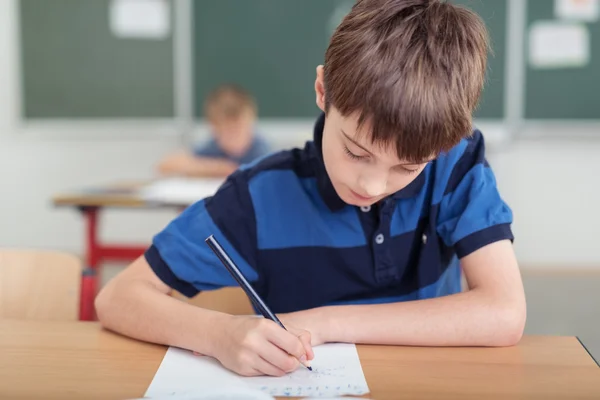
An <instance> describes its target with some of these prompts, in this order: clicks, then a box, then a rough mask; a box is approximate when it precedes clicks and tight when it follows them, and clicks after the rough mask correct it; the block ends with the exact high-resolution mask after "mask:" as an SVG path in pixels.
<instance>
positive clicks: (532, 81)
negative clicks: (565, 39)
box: [524, 0, 600, 120]
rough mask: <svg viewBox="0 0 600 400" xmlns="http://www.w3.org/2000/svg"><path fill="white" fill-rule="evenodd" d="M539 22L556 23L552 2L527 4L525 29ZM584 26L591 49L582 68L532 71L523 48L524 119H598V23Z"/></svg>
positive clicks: (599, 99)
mask: <svg viewBox="0 0 600 400" xmlns="http://www.w3.org/2000/svg"><path fill="white" fill-rule="evenodd" d="M538 21H557V19H556V17H555V15H554V2H553V1H540V0H535V1H531V0H530V1H529V2H528V7H527V27H528V28H529V27H531V26H532V25H533V24H534V23H535V22H538ZM586 25H587V28H588V30H589V35H590V46H591V49H590V62H589V64H587V65H585V66H583V67H571V68H557V69H537V68H533V67H532V66H531V65H529V63H528V56H527V54H528V51H529V48H528V46H525V55H524V60H525V62H526V63H527V67H526V70H525V119H535V120H537V119H543V120H552V119H557V120H565V119H579V120H592V119H600V106H599V104H600V90H598V89H599V82H600V23H598V22H593V23H589V24H586ZM528 31H529V29H528V30H527V32H528ZM525 43H527V41H526V42H525Z"/></svg>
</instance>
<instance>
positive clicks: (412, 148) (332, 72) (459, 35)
mask: <svg viewBox="0 0 600 400" xmlns="http://www.w3.org/2000/svg"><path fill="white" fill-rule="evenodd" d="M488 49H489V39H488V33H487V30H486V28H485V25H484V23H483V21H482V20H481V19H480V18H479V17H478V16H477V14H475V13H474V12H472V11H470V10H468V9H466V8H463V7H460V6H457V5H453V4H449V3H446V2H442V1H439V0H358V1H357V2H356V4H355V5H354V6H353V8H352V10H351V11H350V13H349V14H348V15H347V16H346V17H345V18H344V20H343V21H342V22H341V24H340V25H339V26H338V27H337V29H336V31H335V32H334V34H333V36H332V38H331V41H330V44H329V47H328V49H327V52H326V54H325V65H324V73H325V77H324V85H325V99H326V112H327V111H328V109H329V107H330V106H334V107H335V108H336V109H337V110H338V111H339V112H340V113H341V114H342V115H343V116H349V115H351V114H354V113H358V121H359V126H361V125H363V124H364V123H365V122H368V123H370V128H371V129H372V131H371V141H372V143H378V144H379V145H381V146H386V145H390V144H392V143H394V144H395V146H396V149H397V153H398V157H399V158H400V159H404V160H408V161H410V162H422V161H424V160H426V159H428V158H430V157H431V156H437V154H438V153H439V152H442V151H448V150H449V149H450V148H452V147H453V146H455V145H456V144H457V143H458V142H459V141H460V140H461V139H463V138H464V137H467V136H469V135H470V134H471V131H472V126H471V123H472V121H471V118H472V113H473V111H474V109H475V107H476V106H477V103H478V101H479V97H480V94H481V90H482V88H483V83H484V77H485V70H486V64H487V52H488Z"/></svg>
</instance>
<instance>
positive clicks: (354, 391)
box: [144, 343, 369, 399]
mask: <svg viewBox="0 0 600 400" xmlns="http://www.w3.org/2000/svg"><path fill="white" fill-rule="evenodd" d="M314 352H315V358H314V360H313V361H312V368H313V371H309V370H307V369H306V368H304V367H300V368H298V369H297V370H296V371H294V372H292V373H290V374H287V375H285V376H283V377H270V376H269V377H267V376H261V377H242V376H239V375H237V374H235V373H233V372H231V371H229V370H227V369H226V368H224V367H223V366H222V365H221V364H220V363H219V362H218V361H217V360H215V359H213V358H210V357H199V356H194V355H193V354H192V353H191V352H189V351H186V350H182V349H178V348H174V347H170V348H169V350H168V351H167V353H166V354H165V357H164V358H163V361H162V363H161V364H160V367H159V368H158V371H157V372H156V374H155V376H154V379H153V380H152V382H151V383H150V386H149V387H148V390H147V391H146V393H145V395H144V396H145V397H146V398H165V397H166V398H177V399H193V398H197V399H202V398H205V397H203V394H206V393H208V392H211V391H213V392H216V391H220V392H221V393H223V388H229V389H231V392H232V393H231V397H230V398H236V397H233V395H235V393H238V394H239V392H240V390H243V389H248V390H250V391H255V392H256V391H259V392H261V393H263V394H265V395H269V396H297V397H334V396H342V395H362V394H365V393H368V392H369V387H368V385H367V381H366V380H365V376H364V374H363V370H362V367H361V365H360V360H359V358H358V353H357V351H356V346H355V345H353V344H347V343H330V344H324V345H321V346H317V347H315V348H314ZM215 398H217V397H215ZM222 398H227V395H226V393H223V397H222ZM237 398H243V397H237ZM256 398H257V399H258V398H259V397H256Z"/></svg>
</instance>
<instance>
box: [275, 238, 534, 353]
mask: <svg viewBox="0 0 600 400" xmlns="http://www.w3.org/2000/svg"><path fill="white" fill-rule="evenodd" d="M461 264H462V268H463V270H464V273H465V276H466V279H467V281H468V284H469V291H467V292H462V293H458V294H453V295H450V296H445V297H439V298H434V299H426V300H417V301H409V302H401V303H393V304H377V305H349V306H332V307H323V308H316V309H313V310H308V311H301V312H298V313H293V314H288V315H284V316H282V318H283V319H284V320H285V321H288V322H290V323H293V324H294V325H295V326H298V327H302V328H304V329H307V330H309V331H310V332H311V333H312V335H313V340H314V342H313V344H315V342H349V343H374V344H397V345H413V346H510V345H514V344H516V343H517V342H518V341H519V340H520V338H521V336H522V334H523V329H524V325H525V315H526V307H525V297H524V294H523V286H522V282H521V277H520V273H519V268H518V265H517V261H516V258H515V255H514V252H513V249H512V245H511V243H510V241H508V240H505V241H500V242H495V243H492V244H489V245H487V246H484V247H482V248H481V249H479V250H476V251H475V252H473V253H471V254H470V255H468V256H466V257H465V258H463V259H462V260H461Z"/></svg>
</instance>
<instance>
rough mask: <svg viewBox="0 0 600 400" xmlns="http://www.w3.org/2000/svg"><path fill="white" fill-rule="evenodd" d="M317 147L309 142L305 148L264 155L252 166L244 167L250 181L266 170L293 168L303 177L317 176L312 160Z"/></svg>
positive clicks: (292, 169)
mask: <svg viewBox="0 0 600 400" xmlns="http://www.w3.org/2000/svg"><path fill="white" fill-rule="evenodd" d="M315 151H316V150H315V148H314V146H313V145H312V144H310V143H309V144H307V146H306V148H305V149H298V148H294V149H291V150H283V151H280V152H278V153H274V154H271V155H269V156H267V157H263V158H262V159H260V161H259V162H256V163H254V164H253V165H252V166H251V167H250V168H244V170H245V171H246V176H247V178H246V179H247V180H248V181H250V180H252V179H253V178H254V177H256V176H257V175H260V174H261V173H263V172H265V171H273V170H291V171H294V173H296V175H298V176H299V177H301V178H304V177H307V178H308V177H313V176H315V168H314V164H313V163H312V162H311V161H310V159H311V158H314V157H316V155H315Z"/></svg>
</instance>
